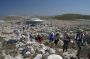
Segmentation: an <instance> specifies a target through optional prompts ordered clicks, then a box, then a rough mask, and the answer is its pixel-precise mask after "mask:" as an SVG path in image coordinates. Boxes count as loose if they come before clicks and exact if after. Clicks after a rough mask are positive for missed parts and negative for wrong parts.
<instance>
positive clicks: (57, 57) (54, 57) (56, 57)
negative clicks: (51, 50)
mask: <svg viewBox="0 0 90 59" xmlns="http://www.w3.org/2000/svg"><path fill="white" fill-rule="evenodd" d="M47 59H63V58H62V57H61V56H60V55H56V54H52V55H49V56H48V57H47Z"/></svg>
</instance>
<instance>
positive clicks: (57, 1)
mask: <svg viewBox="0 0 90 59" xmlns="http://www.w3.org/2000/svg"><path fill="white" fill-rule="evenodd" d="M89 6H90V0H0V16H7V15H25V16H29V15H30V16H36V15H38V16H52V15H60V14H65V13H78V14H90V7H89Z"/></svg>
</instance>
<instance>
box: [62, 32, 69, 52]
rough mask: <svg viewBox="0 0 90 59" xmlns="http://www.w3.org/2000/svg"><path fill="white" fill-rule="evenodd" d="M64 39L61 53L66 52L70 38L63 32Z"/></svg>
mask: <svg viewBox="0 0 90 59" xmlns="http://www.w3.org/2000/svg"><path fill="white" fill-rule="evenodd" d="M63 36H64V39H63V43H64V44H63V52H65V51H67V49H68V45H69V42H70V37H69V35H68V34H67V32H66V31H65V32H64V35H63Z"/></svg>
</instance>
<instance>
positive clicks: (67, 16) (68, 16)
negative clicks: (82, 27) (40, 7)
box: [53, 14, 90, 20]
mask: <svg viewBox="0 0 90 59" xmlns="http://www.w3.org/2000/svg"><path fill="white" fill-rule="evenodd" d="M53 18H54V19H59V20H76V19H90V15H82V14H63V15H57V16H54V17H53Z"/></svg>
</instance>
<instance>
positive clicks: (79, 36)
mask: <svg viewBox="0 0 90 59" xmlns="http://www.w3.org/2000/svg"><path fill="white" fill-rule="evenodd" d="M75 35H76V36H75V38H74V41H75V43H76V44H77V46H78V48H79V49H81V47H82V46H84V45H85V44H86V42H87V39H86V35H87V34H86V32H85V31H83V30H79V31H77V32H76V34H75ZM48 39H49V41H50V42H53V43H54V44H55V45H57V44H58V42H59V40H60V33H58V32H57V33H54V32H52V33H50V34H49V36H48ZM35 40H36V41H37V42H39V43H42V42H43V40H44V38H43V36H41V35H37V36H36V37H35ZM62 41H63V52H65V51H67V49H68V46H69V43H70V42H71V37H70V36H69V35H68V33H67V31H65V32H64V33H63V39H62Z"/></svg>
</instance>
